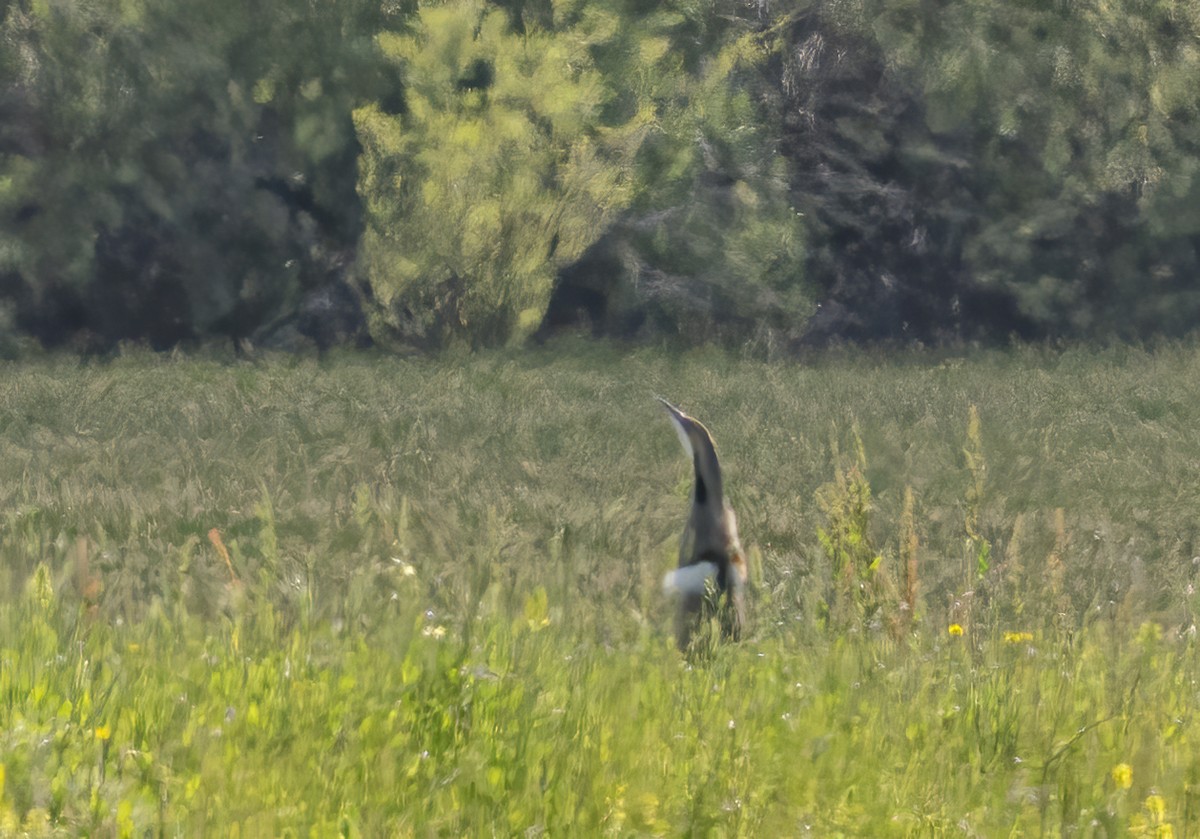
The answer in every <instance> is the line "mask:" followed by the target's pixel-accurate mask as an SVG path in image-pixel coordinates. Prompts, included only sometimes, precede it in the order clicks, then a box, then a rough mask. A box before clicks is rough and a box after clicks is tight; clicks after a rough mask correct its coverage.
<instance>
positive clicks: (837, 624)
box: [816, 428, 894, 631]
mask: <svg viewBox="0 0 1200 839" xmlns="http://www.w3.org/2000/svg"><path fill="white" fill-rule="evenodd" d="M852 434H853V437H854V456H853V462H852V464H851V465H850V466H848V467H845V468H841V467H840V466H839V467H837V470H836V472H835V474H834V479H833V481H831V482H830V483H827V484H823V485H822V486H821V487H819V488H818V489H817V492H816V502H817V507H818V508H819V509H820V510H821V512H822V513H824V514H825V516H826V520H827V524H826V525H825V526H824V527H819V528H817V539H818V540H819V541H820V543H821V548H822V550H823V551H824V552H825V557H826V559H827V560H828V561H829V564H830V569H831V572H832V577H833V595H832V597H831V598H830V601H829V602H828V603H827V614H828V625H829V626H830V627H831V628H833V629H835V630H837V631H845V630H847V629H849V628H851V627H861V626H871V625H872V624H876V625H878V626H881V625H882V624H881V621H880V617H881V616H880V614H879V612H880V610H881V609H882V608H883V607H884V599H885V596H886V595H885V590H884V589H885V584H884V581H885V580H887V576H886V571H885V569H884V568H883V567H882V566H883V556H882V555H881V554H880V553H879V552H878V551H876V550H875V547H874V545H873V544H872V542H871V485H870V484H869V483H867V479H866V478H865V477H864V476H863V473H864V471H866V468H867V457H866V452H865V451H864V450H863V445H862V439H861V438H860V437H859V436H858V429H857V428H855V429H853V431H852ZM832 448H833V460H834V462H835V463H837V462H838V460H840V457H839V450H838V449H839V447H838V445H837V443H836V441H835V442H834V444H833V446H832ZM893 600H894V599H893Z"/></svg>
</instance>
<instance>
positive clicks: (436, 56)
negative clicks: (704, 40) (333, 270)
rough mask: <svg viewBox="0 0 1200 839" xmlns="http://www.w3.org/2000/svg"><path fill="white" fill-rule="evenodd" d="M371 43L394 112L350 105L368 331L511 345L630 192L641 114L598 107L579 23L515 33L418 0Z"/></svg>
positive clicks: (646, 119)
mask: <svg viewBox="0 0 1200 839" xmlns="http://www.w3.org/2000/svg"><path fill="white" fill-rule="evenodd" d="M411 28H412V32H411V34H396V33H387V34H384V35H382V36H380V39H379V43H380V47H381V49H382V50H383V52H384V54H385V55H387V56H388V57H389V58H391V59H392V60H394V61H396V62H397V63H398V64H399V65H400V66H401V68H402V71H403V78H404V107H403V110H402V112H401V113H398V114H388V113H385V112H384V110H383V109H381V108H380V107H378V106H367V107H363V108H360V109H358V110H357V111H355V113H354V120H355V126H356V127H357V130H358V135H359V138H360V141H361V142H362V145H363V153H362V157H361V159H360V164H359V166H360V176H359V192H360V194H361V195H362V199H363V203H364V207H365V209H366V219H367V229H366V232H365V234H364V236H363V241H362V246H361V254H360V256H361V267H362V272H363V275H364V277H365V279H366V281H367V283H369V290H370V294H371V297H372V298H373V300H374V301H375V303H376V304H377V305H376V308H375V315H376V320H375V324H374V327H373V331H374V332H376V333H377V334H379V333H387V332H391V333H392V334H394V335H399V336H401V337H403V338H407V339H415V340H418V341H420V342H423V343H426V344H429V345H435V346H436V345H442V344H444V343H446V342H450V341H454V340H466V341H469V342H470V343H472V344H474V345H480V344H502V343H512V342H517V341H520V340H522V339H523V338H525V337H527V336H528V335H530V334H531V333H532V332H533V331H534V330H535V329H536V328H537V327H538V326H539V325H540V323H541V321H542V317H543V315H544V314H545V311H546V306H547V304H548V302H549V299H550V294H551V291H552V289H553V286H554V281H555V276H556V273H557V271H558V270H559V269H560V268H561V267H562V266H564V265H569V264H570V263H572V262H574V261H575V260H577V259H578V258H579V256H580V255H581V254H582V253H583V252H584V250H585V249H586V248H587V247H588V246H589V245H591V244H592V243H593V242H594V241H595V240H596V239H597V238H598V237H599V235H600V234H601V233H602V232H603V231H604V230H605V229H606V228H607V227H608V226H609V225H610V224H611V223H612V221H613V220H614V219H615V218H616V217H617V215H618V214H619V213H620V212H621V211H622V210H624V209H625V208H626V207H627V206H628V205H629V203H630V201H631V200H632V198H633V196H634V194H635V190H636V185H635V183H634V181H633V177H634V171H633V162H634V157H635V154H636V152H637V149H638V148H639V146H640V144H641V142H642V140H643V138H644V137H645V135H646V132H647V129H648V126H649V123H650V120H651V115H650V114H649V113H647V112H645V111H644V110H641V109H635V110H634V111H633V112H632V113H628V114H622V115H612V114H606V113H605V106H606V104H607V103H608V100H609V99H610V96H611V92H610V90H609V89H608V88H607V87H606V85H605V80H604V79H603V78H602V77H601V76H600V74H599V73H598V72H597V71H596V68H595V65H594V62H593V60H592V57H591V53H590V52H589V46H590V41H589V36H588V33H586V32H581V31H578V30H573V29H568V30H565V31H550V30H546V29H541V28H539V27H536V26H531V27H528V28H526V30H525V31H524V32H522V31H518V30H517V29H515V28H514V25H513V21H512V19H511V18H510V17H509V15H508V14H506V13H505V12H503V11H501V10H498V9H495V8H488V7H486V6H484V5H483V4H482V3H479V2H473V1H472V0H457V2H450V3H447V4H445V5H427V6H422V7H421V9H420V10H419V11H418V13H417V16H416V19H415V20H414V22H413V24H412V27H411Z"/></svg>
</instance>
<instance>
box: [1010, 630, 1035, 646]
mask: <svg viewBox="0 0 1200 839" xmlns="http://www.w3.org/2000/svg"><path fill="white" fill-rule="evenodd" d="M1032 640H1033V633H1032V632H1005V633H1004V643H1006V644H1025V643H1029V642H1030V641H1032Z"/></svg>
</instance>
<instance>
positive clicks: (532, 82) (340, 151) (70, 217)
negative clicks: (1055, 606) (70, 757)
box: [0, 0, 1200, 354]
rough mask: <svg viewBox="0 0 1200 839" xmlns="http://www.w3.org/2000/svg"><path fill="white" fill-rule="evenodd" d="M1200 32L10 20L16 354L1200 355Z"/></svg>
mask: <svg viewBox="0 0 1200 839" xmlns="http://www.w3.org/2000/svg"><path fill="white" fill-rule="evenodd" d="M1198 15H1200V12H1197V9H1196V6H1195V4H1189V3H1182V2H1162V3H1151V4H1146V3H1140V2H1136V3H1135V2H1115V3H1114V2H1102V3H1101V2H1083V3H1070V4H1050V5H1046V4H1030V3H1016V4H1011V3H1010V4H1002V5H997V4H995V3H990V2H984V0H968V2H958V3H952V4H947V3H940V2H924V1H922V2H915V0H914V1H913V2H906V0H900V1H899V2H897V0H888V2H886V3H883V2H879V0H781V1H780V2H774V3H747V2H743V0H707V2H693V1H692V0H672V2H657V1H656V2H652V3H651V2H640V0H529V2H524V0H502V1H501V0H496V2H484V0H447V2H426V3H421V2H416V0H398V2H387V3H379V2H364V1H363V0H350V2H340V3H336V4H320V5H317V6H314V5H312V4H309V3H294V2H290V0H276V2H270V3H266V4H260V5H259V6H256V7H255V8H254V9H248V8H246V7H245V6H244V4H238V3H231V2H226V0H201V2H196V3H192V4H190V5H189V6H188V7H187V8H181V7H179V6H178V4H176V3H173V2H168V1H167V0H136V2H131V0H95V2H88V3H70V2H60V0H12V2H8V3H5V4H4V5H3V7H2V9H0V43H2V45H3V48H2V49H0V330H2V337H3V341H0V343H2V344H3V348H4V351H5V352H7V353H10V354H11V353H15V352H18V351H19V350H20V348H21V345H20V342H19V341H18V340H17V339H18V338H20V337H22V336H33V337H34V338H36V339H38V340H40V341H41V342H42V343H45V344H50V345H61V344H67V345H69V346H72V347H75V348H77V349H85V350H106V349H109V348H111V347H112V346H114V345H115V344H116V343H118V342H121V341H130V340H132V341H139V342H146V343H148V344H150V345H151V346H154V347H157V348H166V347H170V346H173V345H176V344H178V343H180V342H193V341H202V340H206V339H214V338H232V339H234V340H235V341H239V342H240V341H242V340H244V339H253V340H254V341H255V342H256V343H267V344H274V345H277V346H283V347H294V346H297V345H298V344H300V343H305V342H315V343H317V344H318V345H319V346H322V347H325V346H329V345H331V344H335V343H347V342H349V343H361V342H364V341H367V340H375V341H377V342H383V343H385V344H389V345H407V346H418V347H441V346H445V345H447V344H456V343H460V344H468V345H472V346H482V345H494V344H511V343H521V342H524V341H525V340H526V339H527V338H528V337H529V336H530V335H533V334H540V335H545V334H547V333H549V332H553V331H555V330H557V329H561V328H563V327H572V328H577V327H581V326H582V327H583V328H585V329H590V330H592V331H595V332H600V333H607V334H614V335H620V336H626V337H640V338H644V339H651V340H659V339H661V338H663V337H666V338H669V339H671V340H674V341H681V342H685V343H693V344H694V343H707V342H720V343H725V344H731V345H739V346H744V345H750V346H753V347H758V348H763V349H764V350H765V351H768V352H770V351H774V350H775V349H778V348H788V347H789V346H792V345H793V344H795V343H797V342H801V343H818V344H823V343H827V342H829V341H835V340H842V339H850V340H879V339H884V340H894V341H902V342H908V341H923V342H929V341H938V342H955V341H962V340H977V339H982V340H989V341H1004V340H1007V339H1008V338H1009V337H1010V336H1011V335H1014V334H1015V335H1018V336H1021V337H1026V338H1044V337H1064V338H1073V337H1083V338H1099V339H1107V338H1113V337H1145V336H1150V335H1163V334H1165V335H1178V334H1182V333H1185V332H1188V331H1190V330H1191V328H1192V325H1193V324H1194V323H1196V322H1197V315H1198V314H1200V311H1198V307H1200V293H1198V292H1197V288H1196V280H1195V278H1196V276H1197V269H1198V267H1200V265H1198V262H1197V241H1198V235H1200V215H1198V211H1197V209H1196V208H1197V207H1198V206H1200V201H1198V200H1197V194H1196V193H1197V189H1198V188H1200V187H1197V183H1198V181H1197V167H1198V165H1200V164H1198V163H1197V161H1198V160H1200V157H1198V155H1197V151H1198V149H1197V143H1198V141H1200V134H1198V130H1200V129H1198V128H1197V126H1198V125H1200V121H1198V120H1197V106H1198V104H1200V94H1198V93H1197V91H1200V50H1198V49H1197V47H1196V38H1197V35H1198V34H1200V17H1198Z"/></svg>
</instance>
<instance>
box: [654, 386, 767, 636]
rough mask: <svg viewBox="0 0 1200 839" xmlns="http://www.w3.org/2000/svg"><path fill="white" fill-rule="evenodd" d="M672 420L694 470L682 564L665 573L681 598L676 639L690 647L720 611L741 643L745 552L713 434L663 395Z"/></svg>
mask: <svg viewBox="0 0 1200 839" xmlns="http://www.w3.org/2000/svg"><path fill="white" fill-rule="evenodd" d="M658 401H659V402H661V403H662V404H663V407H665V408H666V409H667V414H668V415H669V416H670V418H671V424H672V425H674V426H675V432H676V433H677V434H678V435H679V442H680V443H681V444H683V451H684V453H685V454H686V455H687V457H688V459H689V460H691V461H692V469H693V471H694V473H695V475H694V481H693V483H692V492H691V498H690V510H689V511H688V518H687V524H686V525H685V526H684V528H683V536H682V538H681V539H680V542H679V567H678V568H676V569H675V570H674V571H671V572H669V573H668V574H667V575H666V576H665V577H663V590H664V591H665V592H666V593H667V594H669V595H674V596H677V597H678V598H679V611H678V613H677V615H676V619H675V641H676V644H677V645H678V646H679V648H680V650H683V651H686V650H687V649H688V648H689V646H690V645H691V642H692V637H693V634H694V633H695V630H696V629H697V627H698V626H699V625H700V623H701V622H702V621H703V619H704V617H705V615H706V614H708V613H709V610H711V609H715V610H716V613H717V615H718V617H719V618H720V623H721V629H722V633H723V634H724V635H725V636H726V637H728V638H731V639H732V640H734V641H737V640H739V639H740V638H741V635H742V632H743V630H744V629H745V624H746V594H745V591H746V579H747V573H746V555H745V553H744V552H743V551H742V545H741V542H740V541H739V539H738V528H737V516H736V515H735V514H734V512H733V507H732V506H731V505H730V504H729V500H728V499H727V498H726V497H725V485H724V482H723V481H722V479H721V464H720V461H719V460H718V459H717V449H716V446H714V445H713V439H712V435H711V434H709V432H708V429H707V428H705V427H704V426H703V425H702V424H701V423H700V422H698V421H697V420H694V419H692V418H691V417H689V416H688V415H687V414H685V413H684V412H683V411H681V410H679V409H678V408H676V407H675V406H674V405H672V404H671V403H670V402H668V401H667V400H666V399H663V398H662V397H661V396H660V397H658Z"/></svg>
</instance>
